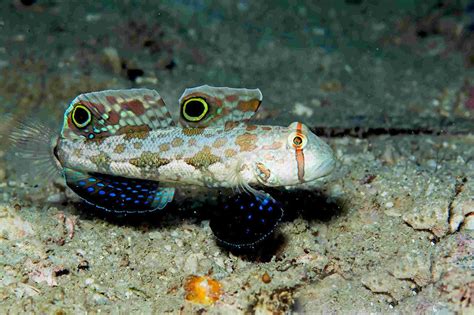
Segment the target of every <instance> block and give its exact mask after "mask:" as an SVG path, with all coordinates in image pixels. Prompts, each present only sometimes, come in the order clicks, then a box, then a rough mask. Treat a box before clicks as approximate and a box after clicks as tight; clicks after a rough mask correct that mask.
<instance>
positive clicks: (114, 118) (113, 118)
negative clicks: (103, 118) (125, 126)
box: [107, 111, 120, 125]
mask: <svg viewBox="0 0 474 315" xmlns="http://www.w3.org/2000/svg"><path fill="white" fill-rule="evenodd" d="M107 115H109V118H108V119H107V122H108V123H109V124H111V125H116V124H118V123H119V121H120V115H119V114H118V113H117V112H116V111H110V112H109V113H108V114H107Z"/></svg>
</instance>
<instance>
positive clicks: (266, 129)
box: [262, 126, 272, 131]
mask: <svg viewBox="0 0 474 315" xmlns="http://www.w3.org/2000/svg"><path fill="white" fill-rule="evenodd" d="M262 130H265V131H270V130H272V127H269V126H262Z"/></svg>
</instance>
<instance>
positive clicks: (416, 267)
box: [392, 254, 431, 287]
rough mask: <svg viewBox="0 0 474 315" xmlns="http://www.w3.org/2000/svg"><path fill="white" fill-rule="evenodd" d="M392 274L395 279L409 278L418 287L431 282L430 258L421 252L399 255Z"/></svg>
mask: <svg viewBox="0 0 474 315" xmlns="http://www.w3.org/2000/svg"><path fill="white" fill-rule="evenodd" d="M392 274H393V276H394V277H395V278H397V279H400V280H403V279H411V280H412V281H414V282H415V283H416V284H417V285H418V286H420V287H423V286H426V285H428V284H429V283H430V282H431V262H430V259H429V257H426V256H424V255H421V254H420V255H417V256H408V255H407V256H405V257H401V258H400V259H398V260H397V261H396V263H395V266H394V267H393V271H392Z"/></svg>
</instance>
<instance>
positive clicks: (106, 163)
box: [91, 153, 112, 169]
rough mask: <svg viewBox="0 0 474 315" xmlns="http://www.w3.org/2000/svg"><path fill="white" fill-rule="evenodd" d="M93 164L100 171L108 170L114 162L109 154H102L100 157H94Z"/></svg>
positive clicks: (92, 158)
mask: <svg viewBox="0 0 474 315" xmlns="http://www.w3.org/2000/svg"><path fill="white" fill-rule="evenodd" d="M91 162H92V163H94V164H95V165H97V168H98V169H108V168H109V167H110V163H111V162H112V160H111V159H110V156H108V155H107V154H105V153H101V154H99V155H95V156H92V157H91Z"/></svg>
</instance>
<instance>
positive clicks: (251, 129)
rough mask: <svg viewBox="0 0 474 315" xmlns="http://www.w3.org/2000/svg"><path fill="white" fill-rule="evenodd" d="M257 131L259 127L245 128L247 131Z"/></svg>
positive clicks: (249, 126) (250, 126)
mask: <svg viewBox="0 0 474 315" xmlns="http://www.w3.org/2000/svg"><path fill="white" fill-rule="evenodd" d="M255 129H257V126H255V125H248V126H247V127H246V128H245V130H247V131H254V130H255Z"/></svg>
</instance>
